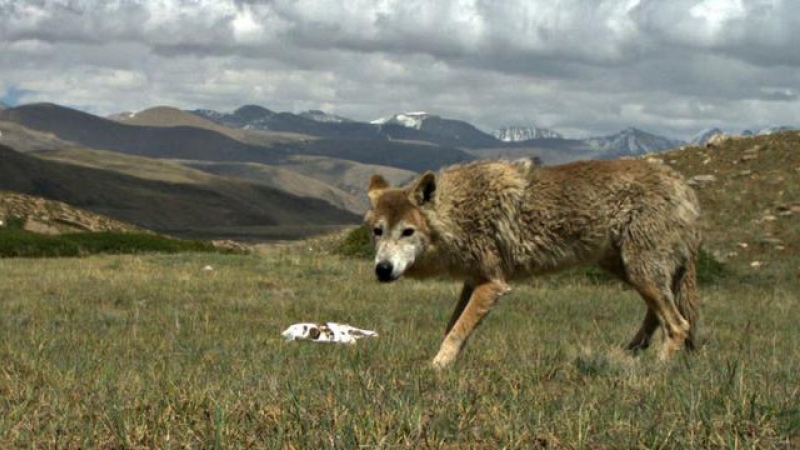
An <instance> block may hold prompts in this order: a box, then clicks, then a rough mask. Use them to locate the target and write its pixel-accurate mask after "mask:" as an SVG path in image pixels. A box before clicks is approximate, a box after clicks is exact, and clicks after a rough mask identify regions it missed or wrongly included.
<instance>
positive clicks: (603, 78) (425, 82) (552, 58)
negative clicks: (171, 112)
mask: <svg viewBox="0 0 800 450" xmlns="http://www.w3.org/2000/svg"><path fill="white" fill-rule="evenodd" d="M798 95H800V1H796V0H669V1H667V0H535V1H534V0H429V1H417V0H402V1H394V0H272V1H269V0H267V1H255V0H110V1H95V0H0V101H3V102H5V103H7V104H11V105H14V104H22V103H29V102H37V101H50V102H55V103H60V104H65V105H69V106H73V107H77V108H79V109H83V110H86V111H89V112H93V113H96V114H110V113H114V112H120V111H125V110H141V109H143V108H146V107H149V106H154V105H163V104H166V105H173V106H177V107H180V108H211V109H218V110H232V109H234V108H236V107H238V106H240V105H242V104H249V103H255V104H260V105H262V106H265V107H267V108H270V109H273V110H279V111H293V112H300V111H304V110H308V109H323V110H325V111H328V112H334V113H337V114H341V115H345V116H348V117H352V118H354V119H359V120H372V119H375V118H378V117H381V116H386V115H390V114H393V113H396V112H402V111H418V110H424V111H428V112H431V113H435V114H439V115H442V116H446V117H451V118H459V119H463V120H467V121H469V122H472V123H473V124H475V125H477V126H479V127H480V128H482V129H485V130H491V129H494V128H497V127H501V126H505V125H512V124H537V125H539V126H545V127H550V128H553V129H555V130H558V131H561V132H562V133H565V134H567V135H570V136H584V135H590V134H610V133H612V132H616V131H618V130H620V129H622V128H626V127H629V126H636V127H639V128H642V129H645V130H647V131H651V132H656V133H660V134H664V135H667V136H671V137H678V138H687V137H690V136H691V135H693V134H694V133H696V132H697V131H699V130H700V129H702V128H705V127H712V126H716V127H720V128H723V129H725V130H726V131H735V130H736V131H738V130H741V129H743V128H758V127H762V126H767V125H784V124H789V125H800V100H799V97H798Z"/></svg>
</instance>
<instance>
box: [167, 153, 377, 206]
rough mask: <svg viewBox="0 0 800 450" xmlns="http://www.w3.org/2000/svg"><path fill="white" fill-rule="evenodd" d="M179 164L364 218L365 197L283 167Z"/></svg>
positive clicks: (181, 162)
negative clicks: (315, 200) (326, 203)
mask: <svg viewBox="0 0 800 450" xmlns="http://www.w3.org/2000/svg"><path fill="white" fill-rule="evenodd" d="M176 162H178V163H180V164H183V165H185V166H187V167H192V168H195V169H198V170H202V171H204V172H208V173H211V174H215V175H219V176H225V177H233V178H240V179H245V180H250V181H252V182H255V183H260V184H264V185H267V186H271V187H273V188H275V189H280V190H282V191H285V192H288V193H290V194H293V195H297V196H301V197H312V198H318V199H322V200H325V201H326V202H328V203H330V204H332V205H334V206H336V207H339V208H342V209H345V210H348V211H351V212H353V213H356V214H363V213H364V211H366V206H367V205H366V195H364V197H365V198H364V199H363V200H362V199H360V197H361V196H359V195H356V194H351V193H348V192H345V191H343V190H342V189H340V188H338V187H336V186H334V185H332V184H328V183H327V182H325V181H320V180H319V179H317V178H313V177H312V176H306V175H303V174H300V173H298V172H295V171H293V170H290V169H287V168H284V167H283V166H270V165H266V164H258V163H220V162H212V161H185V160H181V161H176ZM314 175H316V174H314Z"/></svg>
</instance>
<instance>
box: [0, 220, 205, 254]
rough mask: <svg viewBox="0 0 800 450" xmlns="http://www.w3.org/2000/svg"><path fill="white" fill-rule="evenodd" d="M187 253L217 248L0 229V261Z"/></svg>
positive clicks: (153, 237)
mask: <svg viewBox="0 0 800 450" xmlns="http://www.w3.org/2000/svg"><path fill="white" fill-rule="evenodd" d="M12 225H13V224H12ZM187 251H196V252H199V251H215V248H214V246H213V245H211V244H210V243H208V242H204V241H189V240H178V239H172V238H168V237H165V236H161V235H157V234H151V233H119V232H99V233H70V234H62V235H55V236H48V235H43V234H38V233H32V232H30V231H26V230H23V229H20V228H18V227H16V226H7V227H0V257H58V256H61V257H64V256H85V255H93V254H98V253H103V254H108V253H112V254H126V253H150V252H161V253H177V252H187Z"/></svg>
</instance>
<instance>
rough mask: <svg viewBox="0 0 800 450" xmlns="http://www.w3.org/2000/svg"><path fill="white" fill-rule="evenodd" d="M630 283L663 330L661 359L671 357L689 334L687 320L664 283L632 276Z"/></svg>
mask: <svg viewBox="0 0 800 450" xmlns="http://www.w3.org/2000/svg"><path fill="white" fill-rule="evenodd" d="M631 284H633V286H634V287H635V288H636V290H637V291H638V292H639V295H641V296H642V298H643V299H644V301H645V303H647V306H648V309H649V310H652V311H653V313H654V315H655V316H656V317H657V318H658V321H659V323H660V324H661V327H662V329H663V330H664V344H663V346H662V348H661V354H660V358H661V360H669V359H671V358H672V356H673V355H674V354H675V353H676V352H677V351H678V350H679V349H680V348H681V347H682V346H683V344H684V341H685V340H686V338H687V337H688V336H689V329H690V327H689V322H687V321H686V319H684V318H683V316H682V315H681V313H680V311H678V307H677V306H676V304H675V300H674V298H673V295H672V291H671V290H670V289H669V288H668V287H667V286H665V285H664V283H656V282H654V281H652V280H649V279H641V278H638V277H636V276H633V277H631ZM646 319H647V318H646V317H645V320H646ZM645 331H646V330H645Z"/></svg>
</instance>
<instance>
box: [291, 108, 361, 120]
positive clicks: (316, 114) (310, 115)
mask: <svg viewBox="0 0 800 450" xmlns="http://www.w3.org/2000/svg"><path fill="white" fill-rule="evenodd" d="M299 116H300V117H305V118H306V119H311V120H314V121H316V122H324V123H347V122H354V120H352V119H348V118H347V117H342V116H338V115H336V114H329V113H326V112H325V111H321V110H319V109H311V110H308V111H305V112H301V113H300V114H299Z"/></svg>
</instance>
